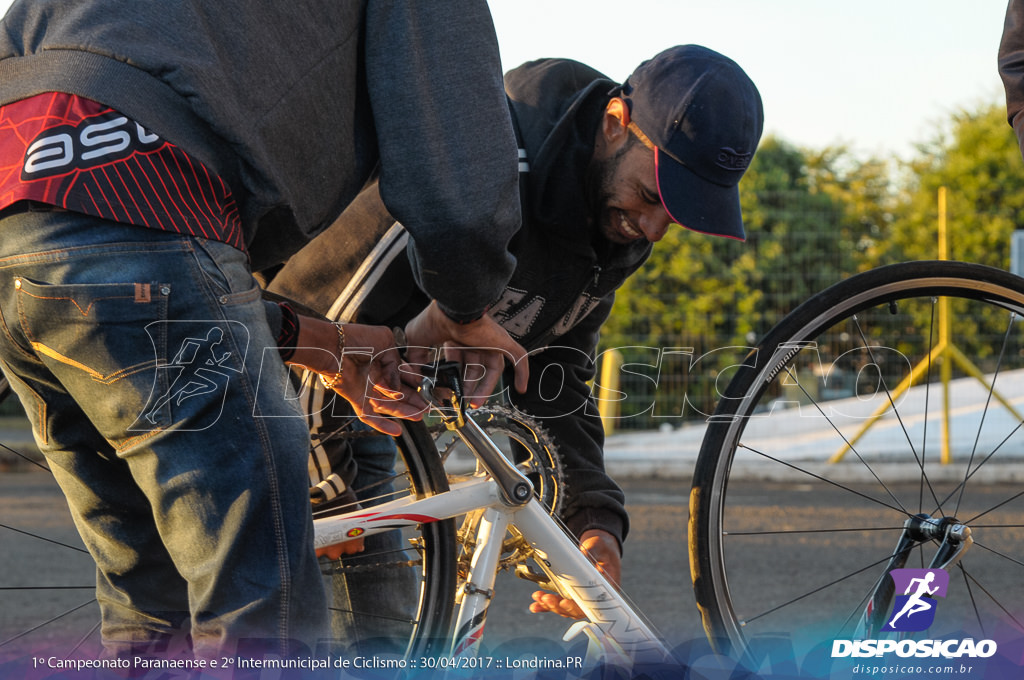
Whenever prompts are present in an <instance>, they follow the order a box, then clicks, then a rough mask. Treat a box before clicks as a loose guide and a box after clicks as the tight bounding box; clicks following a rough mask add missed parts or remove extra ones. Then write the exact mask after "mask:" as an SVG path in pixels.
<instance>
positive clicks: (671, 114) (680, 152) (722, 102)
mask: <svg viewBox="0 0 1024 680" xmlns="http://www.w3.org/2000/svg"><path fill="white" fill-rule="evenodd" d="M618 96H620V97H622V98H623V99H624V100H625V101H626V103H627V105H628V106H629V110H630V119H631V120H632V121H633V122H634V123H636V125H637V127H639V128H640V130H641V131H642V132H643V133H644V134H645V135H646V136H647V137H648V138H649V139H650V141H651V142H653V143H654V145H655V147H656V149H655V152H654V159H655V161H654V162H655V168H656V171H657V175H658V193H659V194H660V195H661V202H662V204H663V205H664V207H665V210H667V211H668V214H669V216H670V217H671V218H672V221H673V222H676V223H678V224H681V225H682V226H684V227H686V228H687V229H692V230H694V231H698V232H701V233H704V234H715V235H718V236H727V237H729V238H734V239H738V240H741V241H742V240H745V239H746V234H745V233H744V231H743V217H742V214H741V211H740V193H739V188H738V184H739V181H740V178H741V177H743V173H744V172H746V170H747V167H748V166H749V165H750V161H751V159H752V158H753V157H754V150H755V149H757V143H758V141H760V139H761V131H762V129H763V128H764V110H763V108H762V106H761V95H760V94H759V93H758V91H757V88H756V87H755V86H754V83H753V81H751V80H750V78H749V77H748V76H747V74H746V73H744V72H743V69H741V68H740V67H739V66H738V65H737V64H736V62H734V61H733V60H731V59H729V58H728V57H725V56H723V55H721V54H719V53H718V52H715V51H714V50H710V49H708V48H706V47H701V46H700V45H679V46H676V47H672V48H669V49H667V50H665V51H664V52H662V53H660V54H658V55H657V56H656V57H654V58H653V59H649V60H647V61H645V62H644V63H642V64H640V66H638V67H637V69H636V70H635V71H634V72H633V74H632V75H631V76H629V78H628V79H627V80H626V82H625V83H623V84H622V86H621V87H620V88H619V90H618Z"/></svg>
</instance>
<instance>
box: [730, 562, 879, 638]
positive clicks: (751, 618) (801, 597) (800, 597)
mask: <svg viewBox="0 0 1024 680" xmlns="http://www.w3.org/2000/svg"><path fill="white" fill-rule="evenodd" d="M890 559H892V555H888V556H886V557H883V558H882V559H880V560H878V561H877V562H872V563H871V564H869V565H867V566H866V567H862V568H860V569H857V570H856V571H851V572H850V573H849V574H846V575H845V576H840V577H839V578H837V579H835V580H834V581H830V582H828V583H826V584H824V585H822V586H818V587H817V588H814V589H813V590H810V591H808V592H806V593H803V594H802V595H797V596H796V597H794V598H792V599H790V600H788V601H786V602H783V603H782V604H779V605H776V606H774V607H772V608H771V609H769V610H767V611H763V612H761V613H760V614H756V615H754V616H749V617H746V618H745V619H744V620H743V621H742V623H743V624H748V623H750V622H751V621H756V620H757V619H760V618H763V617H765V616H767V615H769V614H772V613H774V612H777V611H779V610H780V609H785V608H786V607H789V606H790V605H793V604H796V603H797V602H799V601H801V600H804V599H806V598H808V597H810V596H812V595H815V594H817V593H820V592H821V591H823V590H826V589H828V588H831V587H833V586H835V585H837V584H839V583H842V582H843V581H846V580H848V579H851V578H853V577H854V576H857V575H858V574H862V573H864V572H865V571H867V570H868V569H871V568H873V567H877V566H878V565H880V564H885V563H887V562H888V561H889V560H890Z"/></svg>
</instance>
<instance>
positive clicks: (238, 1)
mask: <svg viewBox="0 0 1024 680" xmlns="http://www.w3.org/2000/svg"><path fill="white" fill-rule="evenodd" d="M0 27H2V30H0V104H3V103H8V102H12V101H16V100H18V99H22V98H25V97H28V96H30V95H34V94H39V93H42V92H49V91H57V92H68V93H71V94H77V95H80V96H84V97H88V98H90V99H94V100H96V101H99V102H101V103H103V104H106V105H108V106H110V107H112V108H114V109H116V110H118V111H119V112H121V113H123V114H125V115H127V116H128V117H130V118H132V119H134V120H136V121H138V122H139V123H140V124H142V125H143V126H145V127H146V128H148V129H149V130H151V131H152V132H154V133H156V134H158V135H160V136H161V137H163V138H165V139H167V140H168V141H170V142H172V143H174V144H176V145H178V146H179V147H181V148H182V149H184V150H185V151H186V152H188V153H189V154H190V155H192V156H193V157H195V158H196V159H197V160H199V161H201V162H203V163H205V164H206V165H207V167H209V168H212V169H213V170H214V171H215V172H216V173H217V174H218V175H219V176H220V177H221V178H222V179H223V180H224V181H226V182H227V183H228V184H229V185H230V186H231V188H232V191H233V193H234V195H235V199H236V200H237V201H238V203H239V206H240V209H241V217H242V223H243V230H244V233H245V240H246V245H247V248H248V250H249V254H250V257H251V259H252V264H253V268H254V269H260V268H263V267H265V266H268V265H271V264H274V263H276V262H281V261H283V260H285V259H286V258H287V257H288V256H289V255H291V254H292V253H294V252H296V251H297V250H298V249H299V248H301V247H302V246H303V245H305V244H306V243H307V242H308V241H309V240H310V239H311V238H312V237H313V236H315V235H316V234H317V233H319V232H320V231H322V230H323V229H325V228H326V227H327V226H328V225H329V224H330V223H331V221H332V220H333V219H334V218H335V217H336V216H337V215H338V214H339V213H340V212H341V211H342V210H343V209H344V207H345V206H346V205H348V203H349V202H350V201H351V200H352V199H353V198H354V197H355V196H356V194H357V193H358V192H359V190H360V189H362V187H363V186H364V185H365V184H366V182H367V181H368V180H369V179H370V178H371V176H372V175H373V173H374V172H375V169H378V168H379V177H380V186H381V191H382V193H383V197H384V201H385V202H386V204H387V206H388V208H389V210H390V211H391V212H392V213H393V214H394V215H395V216H396V217H398V218H399V219H401V220H402V223H403V224H405V225H406V228H407V229H408V230H409V232H410V233H411V234H412V236H413V238H414V240H415V257H416V263H415V266H416V271H417V275H418V279H419V281H420V284H421V285H422V286H423V287H424V288H425V289H426V290H427V291H428V292H429V293H430V294H431V295H432V296H433V297H436V298H437V299H438V300H439V302H440V303H441V305H442V308H443V309H444V310H445V311H446V312H448V313H449V314H451V315H452V316H454V317H456V318H461V317H467V318H472V317H475V316H478V315H479V314H480V312H481V311H482V310H483V309H484V308H485V307H486V306H487V305H488V303H490V302H491V301H492V300H494V299H495V298H496V297H497V296H498V294H499V293H500V292H501V290H502V288H503V286H504V284H505V282H506V280H507V279H508V276H509V275H510V274H511V271H512V269H513V267H514V265H515V261H514V259H513V257H512V256H511V255H510V254H509V252H508V250H507V243H508V240H509V239H510V238H511V237H512V235H513V234H514V233H515V231H516V230H517V229H518V227H519V222H520V215H519V200H518V192H517V186H516V163H515V146H514V138H513V135H512V131H511V126H510V123H509V116H508V109H507V106H506V103H505V98H504V95H503V92H502V87H501V86H502V83H501V69H500V63H499V58H498V51H497V41H496V38H495V35H494V28H493V25H492V23H491V18H490V14H489V11H488V9H487V4H486V2H484V1H483V0H447V1H446V2H443V3H434V2H429V3H428V2H407V1H406V0H373V2H368V1H367V0H361V1H358V0H292V1H291V2H287V3H283V2H278V1H277V0H159V1H157V0H76V1H75V2H62V1H57V0H17V1H16V2H15V3H14V4H13V5H12V6H11V9H10V10H9V11H8V13H7V15H6V16H5V17H4V19H3V21H2V24H0ZM452 244H458V248H452V247H451V245H452ZM467 276H469V277H472V278H473V280H475V281H476V282H477V285H476V286H475V287H474V288H473V289H472V290H466V289H465V288H463V287H461V286H460V284H459V282H460V281H462V280H464V278H465V277H467Z"/></svg>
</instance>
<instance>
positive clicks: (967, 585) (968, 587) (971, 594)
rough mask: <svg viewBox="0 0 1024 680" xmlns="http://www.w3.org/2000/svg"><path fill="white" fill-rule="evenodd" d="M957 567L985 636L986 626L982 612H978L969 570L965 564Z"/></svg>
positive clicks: (958, 564)
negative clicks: (968, 577)
mask: <svg viewBox="0 0 1024 680" xmlns="http://www.w3.org/2000/svg"><path fill="white" fill-rule="evenodd" d="M956 566H957V567H959V568H960V575H961V576H963V579H964V588H965V590H967V595H968V596H969V597H970V598H971V608H972V609H974V618H975V620H977V622H978V628H980V629H981V634H982V636H984V635H985V624H984V623H983V622H982V620H981V612H980V611H978V602H977V601H976V600H975V599H974V590H973V589H972V588H971V582H970V581H968V580H967V570H966V569H965V568H964V563H963V562H958V563H957V565H956Z"/></svg>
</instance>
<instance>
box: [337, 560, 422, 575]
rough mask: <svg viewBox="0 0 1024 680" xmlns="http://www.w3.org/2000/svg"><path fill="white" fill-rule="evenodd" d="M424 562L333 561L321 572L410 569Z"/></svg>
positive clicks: (353, 572)
mask: <svg viewBox="0 0 1024 680" xmlns="http://www.w3.org/2000/svg"><path fill="white" fill-rule="evenodd" d="M422 564H423V560H392V561H390V562H373V563H369V564H334V563H333V562H332V563H331V566H330V568H328V569H321V570H320V573H321V574H323V575H324V576H333V575H336V574H355V573H358V572H362V571H374V570H379V569H408V568H409V567H418V566H420V565H422Z"/></svg>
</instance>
